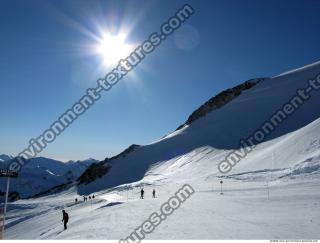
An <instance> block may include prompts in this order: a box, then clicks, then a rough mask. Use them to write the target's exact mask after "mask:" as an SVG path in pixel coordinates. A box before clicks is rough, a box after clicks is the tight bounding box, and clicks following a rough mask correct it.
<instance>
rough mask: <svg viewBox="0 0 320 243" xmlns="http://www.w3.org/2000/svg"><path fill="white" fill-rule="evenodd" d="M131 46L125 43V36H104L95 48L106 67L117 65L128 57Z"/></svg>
mask: <svg viewBox="0 0 320 243" xmlns="http://www.w3.org/2000/svg"><path fill="white" fill-rule="evenodd" d="M131 51H132V46H131V45H129V44H127V43H126V35H125V34H118V35H111V34H104V35H103V37H102V38H101V40H100V41H99V44H98V46H97V52H98V54H99V55H101V57H102V59H103V63H104V64H105V65H106V66H108V67H109V66H111V65H115V64H117V63H118V62H119V61H120V60H121V59H123V58H126V57H127V56H129V54H130V52H131Z"/></svg>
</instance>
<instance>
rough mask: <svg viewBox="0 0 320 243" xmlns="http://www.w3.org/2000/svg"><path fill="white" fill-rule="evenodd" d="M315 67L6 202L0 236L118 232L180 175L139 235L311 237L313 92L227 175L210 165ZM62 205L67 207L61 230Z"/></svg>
mask: <svg viewBox="0 0 320 243" xmlns="http://www.w3.org/2000/svg"><path fill="white" fill-rule="evenodd" d="M317 73H320V63H315V64H313V65H309V66H307V67H304V68H300V69H297V70H294V71H292V72H287V73H284V74H282V75H279V76H276V77H273V78H270V79H267V80H264V81H263V82H261V83H259V84H258V85H256V86H255V87H253V88H252V89H250V90H247V91H245V92H244V93H243V94H241V95H240V96H239V97H237V98H236V99H234V100H233V101H231V102H230V103H228V104H227V105H225V106H224V107H222V108H221V109H219V110H216V111H213V112H211V113H210V114H208V115H207V116H206V117H204V118H201V119H199V120H198V121H196V122H195V123H193V124H191V125H189V126H185V127H184V128H183V129H181V130H179V131H175V132H174V133H172V134H169V135H168V136H166V137H164V138H162V139H160V140H158V141H156V142H154V143H151V144H149V145H145V146H141V147H139V148H137V149H136V150H135V151H134V152H132V153H130V154H129V155H127V156H126V157H125V158H120V159H117V160H116V161H113V162H112V166H113V167H112V169H111V171H110V172H109V173H108V174H107V175H105V176H104V177H102V178H100V179H97V180H95V181H93V182H92V183H90V184H87V185H82V186H80V187H71V188H69V189H68V190H66V191H63V192H60V193H58V194H52V195H49V196H45V197H41V198H36V199H27V200H19V201H17V202H14V203H11V204H10V205H9V212H8V220H7V231H6V237H7V238H8V239H109V240H110V239H113V240H119V239H124V238H126V237H127V236H129V235H130V234H131V233H132V231H133V230H135V229H136V228H137V227H139V226H140V225H141V224H142V223H143V222H144V221H145V220H146V219H148V218H149V216H150V215H151V214H152V213H153V212H159V210H160V207H161V205H162V204H163V203H164V202H166V201H167V200H168V199H169V198H170V197H171V196H173V195H174V194H175V192H177V190H178V189H179V188H180V187H181V186H182V185H184V184H186V183H188V184H190V185H191V186H192V187H193V188H194V189H195V191H196V193H195V194H194V195H192V196H191V197H190V199H188V200H187V201H186V202H185V203H183V205H182V206H181V207H180V208H179V209H177V211H175V212H174V214H173V215H171V216H169V217H168V218H167V219H166V220H165V221H163V222H162V223H161V224H160V225H159V226H158V227H157V228H156V229H155V231H154V232H153V233H151V234H149V235H147V239H319V238H320V231H319V227H320V210H319V209H320V190H319V189H320V118H319V117H320V110H319V109H318V104H319V103H320V96H319V94H317V93H315V92H314V93H313V94H312V98H311V99H310V100H308V102H306V104H305V105H304V106H302V107H301V108H300V109H299V110H298V111H297V112H296V113H295V114H294V115H292V116H290V117H289V118H288V119H287V120H286V121H285V122H284V123H282V125H281V126H280V127H278V128H277V129H276V131H275V132H274V133H272V135H271V136H269V137H268V139H267V140H266V141H265V142H263V143H260V144H258V145H257V146H256V147H255V148H254V150H253V151H252V152H251V153H249V154H248V155H247V156H246V157H245V158H244V159H242V160H241V161H240V162H239V163H238V164H236V166H235V167H234V168H233V170H232V171H231V172H230V173H229V174H227V175H223V174H221V173H220V172H219V170H218V164H219V163H220V162H221V161H222V160H224V159H225V157H226V156H227V154H229V153H230V152H231V151H233V149H235V148H237V146H238V143H239V140H240V139H241V138H243V137H246V136H248V135H250V134H251V133H252V132H253V131H254V130H256V129H257V128H259V126H260V125H261V124H262V123H263V122H264V121H266V120H267V119H268V118H269V116H270V115H271V114H272V113H273V112H274V111H275V110H277V109H279V108H280V107H281V106H282V105H283V103H285V102H287V101H288V100H290V98H291V97H292V95H293V94H294V93H295V91H296V89H298V88H304V87H305V86H306V84H307V81H308V80H309V79H311V78H314V77H315V76H316V74H317ZM50 171H51V172H52V170H50ZM53 173H54V172H53ZM220 180H223V181H224V183H223V192H224V193H223V195H220V183H219V182H220ZM142 187H143V188H144V190H145V195H146V199H144V200H141V199H139V196H140V195H139V192H140V189H141V188H142ZM153 189H156V192H157V198H156V199H153V198H151V192H152V190H153ZM93 193H94V194H95V196H96V197H95V199H93V200H89V201H87V202H82V196H81V195H83V194H86V195H92V194H93ZM76 197H77V198H78V199H79V200H80V201H79V203H77V204H75V198H76ZM62 209H65V210H66V211H67V212H68V213H69V216H70V222H69V225H68V230H66V231H63V226H62V224H61V218H62V213H61V210H62Z"/></svg>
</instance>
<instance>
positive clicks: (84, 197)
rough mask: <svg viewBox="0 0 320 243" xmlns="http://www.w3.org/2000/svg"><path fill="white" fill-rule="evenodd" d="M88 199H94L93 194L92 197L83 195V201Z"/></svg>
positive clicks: (76, 200)
mask: <svg viewBox="0 0 320 243" xmlns="http://www.w3.org/2000/svg"><path fill="white" fill-rule="evenodd" d="M88 199H89V200H91V199H95V196H94V195H92V197H91V196H89V197H86V196H83V201H84V202H86V201H88ZM75 202H76V203H77V202H78V199H77V198H76V199H75Z"/></svg>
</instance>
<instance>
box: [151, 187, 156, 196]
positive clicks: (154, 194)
mask: <svg viewBox="0 0 320 243" xmlns="http://www.w3.org/2000/svg"><path fill="white" fill-rule="evenodd" d="M152 197H153V198H156V190H155V189H153V191H152Z"/></svg>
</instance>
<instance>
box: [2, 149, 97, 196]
mask: <svg viewBox="0 0 320 243" xmlns="http://www.w3.org/2000/svg"><path fill="white" fill-rule="evenodd" d="M12 159H13V156H10V155H6V154H1V155H0V168H3V169H4V168H7V165H8V164H9V163H10V161H11V160H12ZM96 162H98V161H97V160H95V159H91V158H90V159H87V160H83V161H80V160H79V161H69V162H67V163H64V162H62V161H58V160H54V159H49V158H44V157H36V158H32V159H29V160H28V161H27V162H26V164H25V166H23V167H22V170H21V172H20V173H19V176H18V178H16V179H12V180H11V183H10V192H11V195H14V197H20V198H27V197H32V196H34V195H37V194H41V193H43V192H45V191H47V190H50V189H51V188H54V187H57V186H59V185H63V184H67V183H72V182H74V181H75V180H76V179H77V178H78V177H79V176H81V175H82V173H83V172H84V171H85V170H86V169H87V168H88V167H89V166H90V165H92V164H93V163H96ZM5 188H6V179H5V178H0V195H1V194H3V193H4V191H5Z"/></svg>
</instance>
